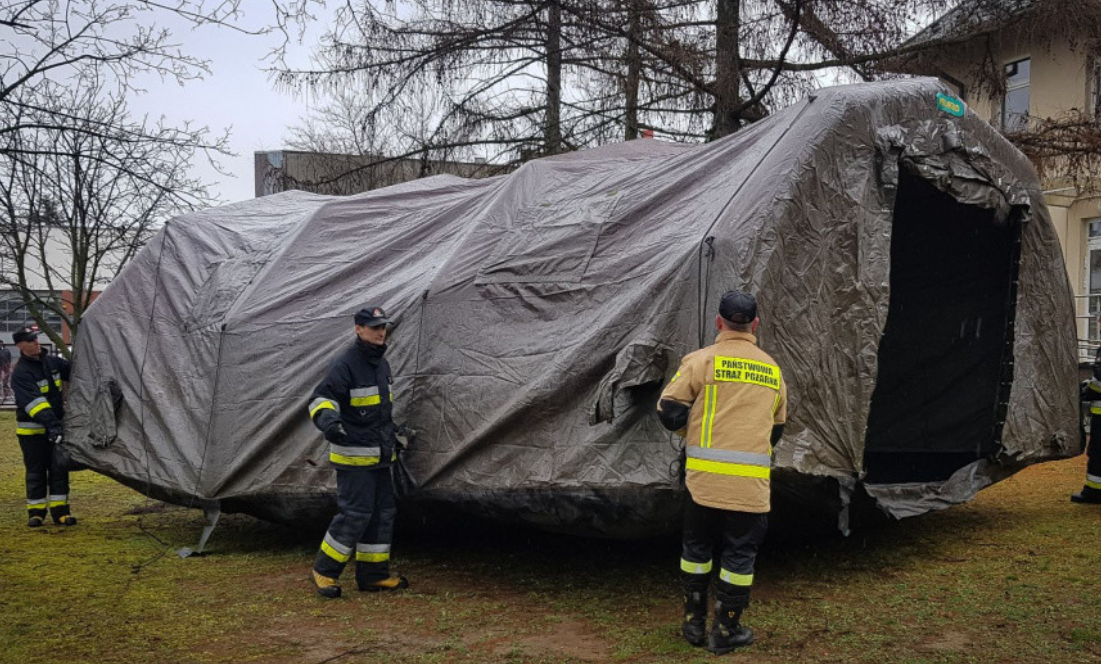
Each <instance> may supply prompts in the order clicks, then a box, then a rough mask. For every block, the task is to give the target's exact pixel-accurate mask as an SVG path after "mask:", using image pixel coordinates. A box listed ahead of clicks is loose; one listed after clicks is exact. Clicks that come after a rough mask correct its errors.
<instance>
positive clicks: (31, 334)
mask: <svg viewBox="0 0 1101 664" xmlns="http://www.w3.org/2000/svg"><path fill="white" fill-rule="evenodd" d="M11 340H12V341H14V342H15V343H19V342H20V341H37V340H38V332H37V331H36V330H35V329H34V328H30V327H23V328H20V329H18V330H16V331H15V332H12V335H11Z"/></svg>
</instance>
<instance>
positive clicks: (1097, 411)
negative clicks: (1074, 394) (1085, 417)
mask: <svg viewBox="0 0 1101 664" xmlns="http://www.w3.org/2000/svg"><path fill="white" fill-rule="evenodd" d="M1093 403H1097V402H1096V401H1094V402H1093ZM1090 414H1091V415H1101V405H1097V406H1094V405H1093V404H1090Z"/></svg>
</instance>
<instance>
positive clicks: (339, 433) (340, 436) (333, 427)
mask: <svg viewBox="0 0 1101 664" xmlns="http://www.w3.org/2000/svg"><path fill="white" fill-rule="evenodd" d="M325 440H327V441H329V442H330V443H336V444H337V445H340V444H341V443H343V442H344V441H346V440H348V432H347V431H345V430H344V425H343V424H342V423H341V422H339V421H337V422H333V423H331V424H329V426H327V427H325Z"/></svg>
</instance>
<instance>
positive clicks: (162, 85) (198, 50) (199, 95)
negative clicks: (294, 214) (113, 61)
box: [130, 3, 326, 203]
mask: <svg viewBox="0 0 1101 664" xmlns="http://www.w3.org/2000/svg"><path fill="white" fill-rule="evenodd" d="M264 4H265V3H255V5H254V11H255V7H256V6H258V7H263V6H264ZM325 12H326V10H325V9H320V10H317V11H316V12H315V13H317V14H319V19H320V20H319V23H318V24H315V25H314V26H313V27H312V28H311V29H310V32H309V33H308V34H307V35H306V39H305V41H304V42H303V43H302V45H300V46H299V45H295V46H293V47H292V52H293V54H294V57H295V58H296V59H297V62H298V64H300V65H305V64H306V63H307V62H308V56H309V53H310V51H311V50H312V49H313V45H314V44H315V43H316V41H317V36H318V35H319V34H320V33H321V31H322V30H321V28H322V27H323V23H324V20H325V16H324V15H323V14H324V13H325ZM245 19H246V21H247V22H249V23H251V24H252V25H254V26H255V25H260V24H262V23H263V22H264V21H265V20H267V16H265V15H264V13H263V12H262V11H261V12H257V13H255V14H250V15H248V16H246V17H245ZM166 27H169V28H171V29H172V30H173V37H174V40H175V41H177V42H178V43H179V44H180V45H181V46H182V48H183V50H184V51H186V52H187V53H189V54H191V55H194V56H197V57H201V58H204V59H206V60H209V61H210V66H211V70H212V72H211V74H210V75H209V76H207V77H206V79H205V80H201V81H191V82H189V83H187V84H186V85H184V86H180V85H177V84H176V83H175V82H162V81H160V80H159V79H157V78H146V79H143V80H142V81H141V85H142V87H143V88H145V90H146V92H145V93H143V94H140V95H134V96H133V97H132V98H131V99H130V108H131V112H132V114H133V115H135V116H141V115H146V114H147V115H149V116H150V118H151V119H155V118H158V117H161V116H164V117H165V118H167V119H168V120H169V121H170V122H172V123H174V124H175V123H180V122H183V121H185V120H192V121H194V122H196V123H197V124H203V125H206V126H208V127H210V129H211V130H212V131H214V132H221V131H223V130H225V129H227V128H229V129H231V130H232V132H231V135H230V145H231V146H232V149H233V151H234V152H236V153H237V156H236V157H226V158H223V159H221V160H220V161H221V163H222V167H223V169H224V170H226V171H227V172H229V173H230V174H231V176H225V175H222V174H220V173H218V172H217V171H216V170H215V169H213V168H211V167H210V166H209V165H207V164H205V163H202V164H199V165H198V166H197V168H196V174H197V175H200V176H201V177H202V179H203V181H204V182H208V183H210V184H211V185H213V186H212V187H211V189H212V191H213V192H214V193H215V194H217V195H218V196H220V197H221V199H222V201H223V202H226V203H229V202H233V201H239V200H243V199H246V198H253V172H252V171H253V157H252V155H253V152H255V151H257V150H277V149H279V148H281V147H283V139H284V137H285V136H286V135H287V133H288V130H289V128H290V127H291V126H293V125H295V124H297V123H298V121H299V118H301V117H302V116H303V115H305V114H306V112H307V110H308V104H307V102H306V100H305V99H303V98H301V97H298V98H296V97H295V96H293V95H290V94H288V93H284V92H276V91H275V90H274V88H273V85H272V83H271V81H270V80H269V79H270V77H269V76H268V75H267V73H266V72H265V71H264V68H265V67H267V66H269V63H267V62H265V61H264V56H265V55H267V54H268V53H269V52H270V51H271V49H272V48H273V47H274V46H277V45H278V44H279V43H280V42H281V41H282V37H281V36H279V35H267V36H259V37H257V36H249V35H244V34H240V33H237V32H234V31H231V30H227V29H225V28H217V27H207V28H201V29H198V30H192V29H189V28H187V27H186V26H183V25H181V26H176V25H174V24H166ZM233 176H235V177H233Z"/></svg>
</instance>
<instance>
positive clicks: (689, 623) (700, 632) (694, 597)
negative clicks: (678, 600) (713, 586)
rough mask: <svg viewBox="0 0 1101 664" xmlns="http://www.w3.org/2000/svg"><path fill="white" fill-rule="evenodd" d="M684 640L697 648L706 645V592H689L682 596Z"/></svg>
mask: <svg viewBox="0 0 1101 664" xmlns="http://www.w3.org/2000/svg"><path fill="white" fill-rule="evenodd" d="M680 633H681V634H683V635H684V640H685V641H687V642H689V643H691V644H692V645H694V646H696V647H697V648H699V647H700V646H703V645H704V644H705V643H707V591H706V590H705V591H704V592H702V593H701V592H700V591H698V590H694V591H690V592H688V593H687V594H685V596H684V622H682V623H681V625H680Z"/></svg>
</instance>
